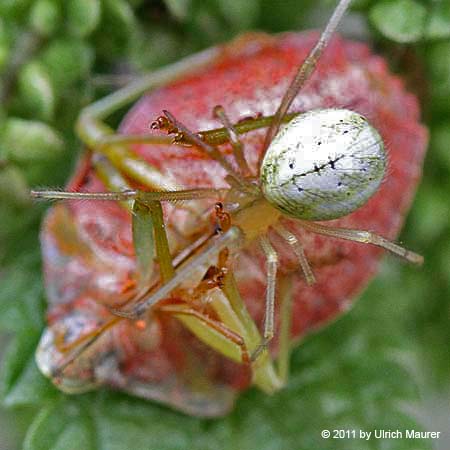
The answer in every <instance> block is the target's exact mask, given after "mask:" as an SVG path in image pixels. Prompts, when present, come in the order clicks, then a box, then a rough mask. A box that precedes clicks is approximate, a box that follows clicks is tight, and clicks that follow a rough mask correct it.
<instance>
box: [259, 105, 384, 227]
mask: <svg viewBox="0 0 450 450" xmlns="http://www.w3.org/2000/svg"><path fill="white" fill-rule="evenodd" d="M385 169H386V153H385V150H384V145H383V141H382V139H381V136H380V135H379V133H378V132H377V131H376V130H375V128H373V127H372V126H371V125H370V124H369V123H368V122H367V120H366V119H365V118H364V117H363V116H361V115H360V114H358V113H356V112H354V111H350V110H347V109H318V110H313V111H309V112H306V113H303V114H300V115H298V116H296V117H294V119H292V120H291V121H290V122H289V123H288V124H287V125H286V126H284V127H283V128H282V129H281V130H280V132H279V133H278V134H277V135H276V136H275V138H274V139H273V141H272V143H271V144H270V146H269V148H268V149H267V152H266V154H265V156H264V160H263V162H262V165H261V175H260V177H261V188H262V191H263V193H264V196H265V197H266V199H267V200H268V201H269V202H270V203H271V204H272V205H273V206H275V207H276V208H278V209H279V210H281V211H282V212H284V213H285V214H287V215H289V216H292V217H296V218H298V219H304V220H330V219H336V218H338V217H342V216H345V215H347V214H349V213H351V212H353V211H355V210H356V209H357V208H359V207H360V206H362V205H363V204H364V203H366V202H367V200H369V198H370V197H371V196H372V195H373V194H374V193H375V191H376V190H377V189H378V187H379V185H380V183H381V181H382V179H383V177H384V173H385Z"/></svg>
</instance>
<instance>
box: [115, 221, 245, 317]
mask: <svg viewBox="0 0 450 450" xmlns="http://www.w3.org/2000/svg"><path fill="white" fill-rule="evenodd" d="M242 239H243V234H242V231H241V230H240V229H239V228H238V227H235V226H234V227H231V228H230V229H229V230H228V231H226V232H225V233H223V234H222V235H220V236H218V237H217V238H214V239H212V240H211V242H210V243H209V245H207V246H206V247H205V248H204V249H203V250H202V252H199V253H198V254H195V255H194V256H192V257H191V258H189V259H188V260H187V261H186V262H185V263H184V264H183V265H182V266H181V267H180V268H179V269H177V270H176V271H175V274H174V275H173V277H172V278H171V279H170V280H168V281H167V282H166V283H164V284H163V285H162V286H160V287H159V288H158V289H157V290H156V291H155V292H153V293H152V294H151V295H150V296H149V297H147V298H146V299H145V300H143V301H141V302H139V303H137V304H135V305H134V306H133V307H132V308H131V310H129V311H123V310H120V311H117V310H114V311H113V312H114V313H115V314H116V315H118V316H121V317H126V318H129V319H137V318H139V317H141V316H142V315H143V314H144V313H145V312H146V311H147V310H148V309H149V308H151V307H152V306H153V305H154V304H156V303H157V302H159V301H161V300H163V299H164V298H167V297H168V296H169V295H170V293H171V292H172V291H173V290H174V289H175V288H177V287H178V286H179V285H180V284H181V283H182V282H183V281H185V280H186V279H189V278H190V276H191V275H192V274H193V273H194V272H195V271H197V270H198V268H199V267H208V266H210V265H213V260H214V259H216V258H217V256H218V254H219V253H220V251H221V250H223V249H224V248H227V247H228V248H230V249H233V248H234V247H238V246H239V244H240V243H241V242H242Z"/></svg>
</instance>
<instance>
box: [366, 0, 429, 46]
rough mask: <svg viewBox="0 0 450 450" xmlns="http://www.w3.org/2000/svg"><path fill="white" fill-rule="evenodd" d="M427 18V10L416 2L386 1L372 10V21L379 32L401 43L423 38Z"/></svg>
mask: <svg viewBox="0 0 450 450" xmlns="http://www.w3.org/2000/svg"><path fill="white" fill-rule="evenodd" d="M426 16H427V11H426V8H425V7H424V6H423V5H422V4H421V3H419V2H417V1H416V0H386V1H382V2H380V3H376V4H375V6H373V8H372V9H371V10H370V20H371V21H372V23H373V25H374V26H375V27H376V28H377V29H378V31H380V32H381V33H382V34H383V35H384V36H386V37H387V38H389V39H392V40H393V41H396V42H401V43H406V42H416V41H418V40H419V39H421V38H422V36H423V31H424V26H425V20H426Z"/></svg>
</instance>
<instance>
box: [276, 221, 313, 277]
mask: <svg viewBox="0 0 450 450" xmlns="http://www.w3.org/2000/svg"><path fill="white" fill-rule="evenodd" d="M273 228H274V230H275V231H276V232H277V233H278V234H279V235H280V236H281V237H282V238H283V239H284V240H285V241H286V242H287V243H288V244H289V245H290V246H291V248H292V250H293V251H294V253H295V255H296V256H297V258H298V261H299V264H300V267H301V268H302V271H303V275H304V276H305V280H306V282H307V283H308V284H309V285H312V284H314V283H315V282H316V278H315V276H314V273H313V271H312V269H311V266H310V265H309V262H308V259H307V258H306V255H305V251H304V250H303V247H302V245H301V244H300V242H299V241H298V239H297V238H296V236H295V235H294V234H293V233H291V232H290V231H289V230H288V229H286V228H285V227H284V226H283V225H282V224H281V223H279V222H278V223H277V224H275V225H274V226H273Z"/></svg>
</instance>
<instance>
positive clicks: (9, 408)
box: [0, 0, 450, 450]
mask: <svg viewBox="0 0 450 450" xmlns="http://www.w3.org/2000/svg"><path fill="white" fill-rule="evenodd" d="M333 4H334V3H333V2H328V1H309V0H306V1H302V0H284V1H283V0H274V1H272V0H166V1H165V2H164V1H162V0H161V1H157V0H154V1H149V0H147V1H146V0H134V1H133V0H129V1H126V0H66V1H63V0H59V1H58V0H3V1H1V2H0V333H1V335H2V340H1V341H0V345H1V350H0V354H2V355H3V357H2V359H3V363H2V366H1V375H0V395H1V400H2V405H3V409H2V411H1V413H0V449H15V448H22V447H23V448H25V449H33V450H38V449H43V450H44V449H46V450H47V449H52V450H56V449H58V450H63V449H64V450H68V449H86V450H89V449H95V450H96V449H105V450H106V449H107V450H110V449H114V450H116V449H117V450H122V449H128V448H139V449H155V450H156V449H157V450H164V449H187V448H192V449H205V450H206V449H208V450H209V449H240V450H245V449H261V450H266V449H267V450H268V449H279V448H280V449H281V448H283V449H287V450H290V449H296V450H297V449H301V450H307V449H313V448H317V449H321V450H327V449H338V450H339V449H345V450H351V449H358V450H365V449H396V450H401V449H414V450H422V449H424V450H425V449H430V448H434V449H440V450H448V449H449V448H450V434H448V430H449V429H450V377H449V375H450V351H449V344H450V339H449V338H450V289H449V286H450V233H449V231H450V230H449V215H450V212H449V206H448V205H449V200H448V199H449V194H450V101H449V99H450V2H449V1H448V0H446V1H431V0H430V1H425V0H423V1H419V0H384V1H370V0H360V1H355V2H354V6H353V9H352V11H351V13H350V14H349V15H348V16H347V17H346V19H345V21H344V23H343V24H342V26H341V28H340V30H341V31H342V32H343V33H344V34H345V35H347V36H349V37H354V38H356V39H362V40H366V41H369V42H370V43H371V45H372V46H373V47H374V48H375V49H376V50H377V51H378V52H379V53H381V54H383V55H384V56H385V57H386V58H387V59H388V60H389V61H390V66H391V68H392V70H394V71H396V72H400V73H402V74H403V76H404V77H405V79H406V80H407V83H408V85H409V86H410V89H412V90H415V91H416V93H417V94H418V95H419V97H420V99H421V102H422V104H423V116H424V121H425V122H426V124H427V125H428V126H429V128H430V131H431V144H430V148H429V153H428V156H427V160H426V164H425V169H424V178H423V181H422V184H421V186H420V189H419V192H418V194H417V197H416V200H415V203H414V206H413V210H412V212H411V213H410V215H409V217H408V220H407V223H406V226H405V229H404V232H403V234H402V236H401V241H402V242H404V243H405V245H406V246H407V247H409V248H413V249H414V250H415V251H417V252H419V253H422V254H423V255H424V256H425V258H426V263H425V265H424V267H423V268H421V269H415V268H411V267H409V266H407V265H404V264H402V263H401V262H399V261H397V260H395V259H393V258H385V259H384V262H383V264H382V267H381V271H380V274H379V276H378V277H377V278H376V279H375V280H374V281H373V282H372V283H371V285H370V287H369V289H367V291H366V292H365V293H364V294H363V295H362V296H361V299H360V300H359V302H358V303H357V304H356V306H355V307H354V308H353V310H352V311H351V312H350V313H349V314H347V315H346V316H345V317H343V318H341V319H340V320H338V321H337V322H336V323H334V324H333V325H331V326H329V327H328V328H327V329H325V330H324V331H322V332H320V333H318V334H316V335H314V336H311V337H309V338H308V339H307V340H306V341H305V342H304V343H303V344H302V345H301V346H300V347H299V348H297V349H296V351H295V352H294V355H293V361H292V374H291V378H290V382H289V386H288V387H287V388H286V389H285V390H284V391H282V392H280V393H278V394H276V395H275V396H273V397H268V396H265V395H264V394H262V393H260V392H257V391H256V390H249V391H248V392H246V393H244V394H243V395H242V396H241V398H240V399H239V401H238V403H237V407H236V409H235V411H234V412H233V413H232V414H230V415H229V416H227V417H225V418H223V419H219V420H209V421H208V420H199V419H195V418H191V417H186V416H184V415H182V414H179V413H176V412H173V411H171V410H169V409H167V408H165V407H162V406H158V405H156V404H152V403H149V402H145V401H142V400H137V399H134V398H131V397H129V396H126V395H123V394H119V393H112V392H108V391H106V390H104V391H100V392H94V393H91V394H87V395H82V396H77V397H66V396H64V395H62V394H60V393H59V392H58V391H56V390H55V389H54V388H53V387H52V386H51V385H50V383H49V382H47V380H45V379H44V378H43V377H42V376H41V375H40V374H39V372H38V371H37V368H36V366H35V364H34V360H33V353H34V350H35V347H36V343H37V340H38V339H39V336H40V333H41V331H42V327H43V324H44V322H43V313H44V310H45V298H44V294H43V287H42V280H41V275H40V255H39V247H38V235H37V233H38V227H39V220H40V217H41V214H42V212H43V211H44V210H45V208H46V207H47V205H45V204H32V203H30V201H29V198H28V190H29V186H58V185H59V186H61V185H63V183H64V180H65V179H66V177H67V176H68V174H69V173H70V171H71V169H72V168H73V162H74V161H75V159H76V156H77V155H78V152H79V151H80V145H79V143H78V142H77V141H76V139H75V137H74V135H73V128H72V127H73V122H74V120H75V118H76V116H77V114H78V112H79V110H80V108H82V107H83V106H84V105H86V104H88V103H89V102H90V101H92V100H93V99H94V98H97V97H99V96H102V95H104V94H105V93H107V92H109V91H111V90H112V85H111V82H117V81H118V78H117V77H113V78H111V76H109V75H111V74H116V75H117V74H122V75H121V78H122V79H123V78H125V79H126V78H127V77H128V76H129V75H132V76H135V75H137V74H139V73H143V72H145V71H146V70H149V69H151V68H154V67H158V66H161V65H164V64H167V63H169V62H172V61H176V60H177V59H179V58H180V57H181V56H183V55H187V54H190V53H192V52H194V51H196V50H199V49H201V48H206V47H208V46H210V45H212V44H214V43H217V42H224V41H226V40H228V39H231V38H232V37H234V36H236V35H237V34H239V33H240V32H242V31H244V30H250V29H262V30H268V31H273V32H276V31H283V30H301V29H306V28H312V27H320V26H323V24H324V23H325V21H326V19H327V17H328V16H329V14H330V8H331V7H332V6H333ZM105 75H106V76H105ZM119 81H120V80H119ZM118 119H119V118H117V120H118ZM25 131H26V133H25ZM6 344H8V346H6ZM411 428H414V429H417V430H420V429H428V430H431V431H443V432H445V431H446V432H447V434H445V433H444V434H443V435H441V438H440V439H439V440H436V441H430V440H407V439H403V440H374V439H372V440H370V441H368V442H364V441H361V440H359V439H356V440H355V439H350V440H332V439H329V440H324V439H322V438H321V437H320V431H321V430H322V429H330V430H333V429H363V430H365V431H371V430H374V429H384V430H397V429H398V430H405V429H411Z"/></svg>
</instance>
